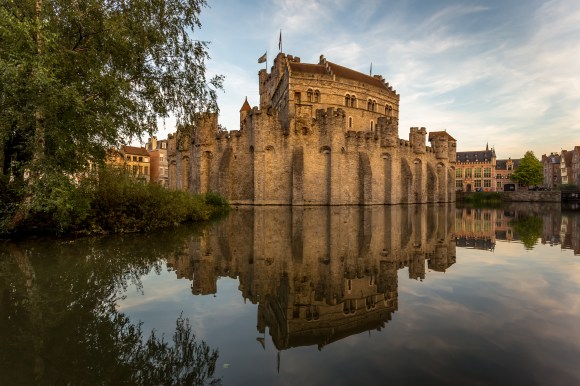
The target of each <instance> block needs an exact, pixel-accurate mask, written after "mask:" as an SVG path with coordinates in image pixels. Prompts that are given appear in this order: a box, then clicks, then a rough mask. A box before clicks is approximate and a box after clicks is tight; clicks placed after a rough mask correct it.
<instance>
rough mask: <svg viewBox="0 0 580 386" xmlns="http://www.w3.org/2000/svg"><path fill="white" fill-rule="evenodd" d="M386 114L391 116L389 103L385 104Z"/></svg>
mask: <svg viewBox="0 0 580 386" xmlns="http://www.w3.org/2000/svg"><path fill="white" fill-rule="evenodd" d="M385 115H386V116H387V117H388V116H389V105H385Z"/></svg>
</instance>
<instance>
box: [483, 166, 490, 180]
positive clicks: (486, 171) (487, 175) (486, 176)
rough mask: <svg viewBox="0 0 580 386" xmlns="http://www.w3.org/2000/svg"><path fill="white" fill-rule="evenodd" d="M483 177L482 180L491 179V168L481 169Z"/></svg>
mask: <svg viewBox="0 0 580 386" xmlns="http://www.w3.org/2000/svg"><path fill="white" fill-rule="evenodd" d="M483 177H484V178H491V168H484V169H483Z"/></svg>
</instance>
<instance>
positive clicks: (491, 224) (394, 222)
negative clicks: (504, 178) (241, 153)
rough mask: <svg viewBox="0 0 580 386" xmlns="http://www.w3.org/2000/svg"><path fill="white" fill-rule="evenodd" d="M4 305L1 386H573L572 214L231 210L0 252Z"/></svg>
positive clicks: (577, 310)
mask: <svg viewBox="0 0 580 386" xmlns="http://www.w3.org/2000/svg"><path fill="white" fill-rule="evenodd" d="M0 296H1V297H0V299H1V300H0V317H1V321H0V323H1V324H0V384H6V385H18V384H59V385H60V384H74V385H80V384H85V385H92V384H115V385H116V384H135V383H149V384H170V383H171V382H170V380H171V379H173V380H174V381H176V380H183V383H184V384H193V381H192V380H191V379H187V378H186V377H187V376H188V375H191V374H194V373H196V372H197V373H198V374H203V371H210V372H211V370H212V369H214V368H215V373H214V377H216V378H220V379H221V384H223V385H327V384H332V385H354V384H357V385H375V384H381V385H384V384H396V385H405V384H422V385H432V384H457V385H470V384H473V385H481V384H493V385H498V384H504V385H574V384H580V212H578V211H561V210H560V208H559V206H556V207H553V206H548V205H537V206H527V205H520V206H512V207H506V208H503V209H501V210H500V209H471V210H469V209H457V208H455V206H448V205H441V206H426V205H422V206H393V207H369V208H359V207H347V208H344V207H339V208H326V207H324V208H318V207H314V208H290V207H258V208H238V209H237V210H234V211H233V212H232V213H231V214H230V215H229V216H228V217H227V218H226V219H225V220H222V221H221V222H218V223H215V224H213V225H210V226H207V227H182V228H179V229H177V230H172V231H169V232H162V233H158V234H154V235H153V234H148V235H131V236H123V237H103V238H95V239H83V240H75V241H47V240H35V241H28V242H22V243H17V244H16V243H2V244H0ZM140 323H142V324H141V325H140ZM139 326H140V327H139ZM176 328H177V329H178V332H179V334H177V335H174V332H175V331H176ZM151 330H155V331H156V336H155V338H153V339H149V346H147V345H146V343H145V342H146V341H147V340H148V338H149V336H150V333H151ZM190 332H191V333H192V334H195V342H194V341H193V339H194V337H193V336H192V335H188V333H190ZM161 336H163V337H164V340H165V341H166V342H168V345H166V346H163V345H162V344H161V343H160V340H161ZM174 339H175V342H176V343H173V342H174ZM203 344H207V346H208V347H207V351H206V355H203V352H204V348H203V347H202V345H203ZM187 347H195V348H196V349H197V350H198V351H197V352H190V351H188V350H187ZM172 348H173V351H171V350H172ZM212 350H217V356H216V355H214V356H213V357H212V356H211V353H212ZM196 366H197V367H196ZM159 368H161V370H159ZM156 369H157V370H156ZM196 369H197V370H201V372H200V371H197V370H196ZM199 378H203V376H200V377H199Z"/></svg>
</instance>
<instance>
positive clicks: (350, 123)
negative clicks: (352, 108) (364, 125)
mask: <svg viewBox="0 0 580 386" xmlns="http://www.w3.org/2000/svg"><path fill="white" fill-rule="evenodd" d="M348 128H349V129H352V117H348Z"/></svg>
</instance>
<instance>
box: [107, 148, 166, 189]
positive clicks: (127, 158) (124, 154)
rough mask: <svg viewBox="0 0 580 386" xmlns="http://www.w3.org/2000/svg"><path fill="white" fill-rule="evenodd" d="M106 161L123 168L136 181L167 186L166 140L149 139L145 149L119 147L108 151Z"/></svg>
mask: <svg viewBox="0 0 580 386" xmlns="http://www.w3.org/2000/svg"><path fill="white" fill-rule="evenodd" d="M108 161H109V163H111V164H114V165H117V166H121V167H124V168H125V169H126V170H128V171H129V172H130V173H131V174H132V175H133V176H134V177H135V178H136V179H137V180H140V181H143V182H152V183H157V184H159V185H162V186H165V187H168V186H169V163H168V162H167V140H166V139H163V140H158V139H157V137H151V138H149V140H148V141H147V144H146V145H145V147H136V146H127V145H124V146H121V147H120V148H119V149H114V150H111V151H110V153H109V160H108Z"/></svg>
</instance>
